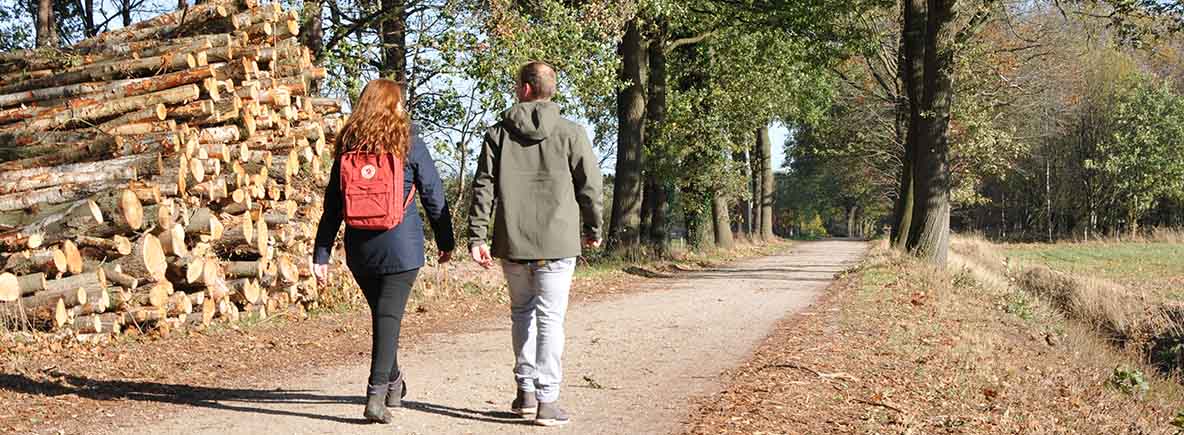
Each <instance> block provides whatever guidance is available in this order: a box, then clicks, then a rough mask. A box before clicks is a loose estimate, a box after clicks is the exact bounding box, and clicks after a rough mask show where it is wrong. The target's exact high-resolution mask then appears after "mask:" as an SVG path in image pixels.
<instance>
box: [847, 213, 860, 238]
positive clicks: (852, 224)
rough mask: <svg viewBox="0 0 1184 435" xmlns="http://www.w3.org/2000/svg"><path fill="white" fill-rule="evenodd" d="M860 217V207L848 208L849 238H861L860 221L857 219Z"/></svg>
mask: <svg viewBox="0 0 1184 435" xmlns="http://www.w3.org/2000/svg"><path fill="white" fill-rule="evenodd" d="M858 217H859V206H857V205H853V206H850V207H847V237H848V238H857V237H859V231H858V224H859V221H858V220H857V219H856V218H858Z"/></svg>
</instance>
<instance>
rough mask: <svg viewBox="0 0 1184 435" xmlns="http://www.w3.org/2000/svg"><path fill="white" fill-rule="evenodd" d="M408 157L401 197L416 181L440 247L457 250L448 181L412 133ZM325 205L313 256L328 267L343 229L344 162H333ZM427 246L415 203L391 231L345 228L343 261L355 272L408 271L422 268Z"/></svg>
mask: <svg viewBox="0 0 1184 435" xmlns="http://www.w3.org/2000/svg"><path fill="white" fill-rule="evenodd" d="M408 154H409V155H408V156H407V159H406V160H407V161H406V166H404V169H403V180H404V181H403V197H404V198H406V197H407V195H408V194H409V193H410V192H411V185H412V183H415V189H416V190H417V191H419V200H420V201H421V202H423V206H424V209H425V210H426V211H427V216H428V220H429V221H430V222H431V224H432V231H433V232H434V233H435V235H436V247H438V248H440V250H441V251H451V250H453V249H454V248H456V241H455V239H453V235H452V215H451V214H450V213H449V211H448V203H447V201H446V200H445V198H444V183H443V182H442V181H441V180H440V174H439V173H437V172H436V162H435V161H433V160H432V155H431V153H430V152H428V147H427V144H425V143H424V142H423V140H422V139H420V138H419V137H418V136H417V135H414V134H412V142H411V149H410V150H409V151H408ZM324 206H325V208H324V213H322V214H321V223H320V225H319V226H317V239H316V245H315V248H314V249H313V256H312V260H313V263H316V264H328V263H329V255H330V254H331V253H332V251H333V244H334V243H335V242H336V239H337V229H338V228H341V221H342V219H343V216H342V210H343V209H344V208H345V203H344V201H343V199H342V197H341V159H337V160H335V161H334V162H333V170H332V171H331V172H330V174H329V185H328V186H325V202H324ZM423 245H424V242H423V221H422V220H421V219H420V218H419V211H418V209H417V208H416V206H415V201H412V202H411V205H410V206H409V207H407V213H406V215H404V216H403V222H402V223H400V224H399V225H398V226H396V227H394V228H392V229H390V230H387V231H371V230H358V229H353V228H350V227H349V226H346V228H345V263H346V265H348V266H349V268H350V270H351V271H354V272H357V273H361V274H365V275H380V274H389V273H399V272H406V271H409V270H412V269H418V268H420V267H423V265H424V251H423Z"/></svg>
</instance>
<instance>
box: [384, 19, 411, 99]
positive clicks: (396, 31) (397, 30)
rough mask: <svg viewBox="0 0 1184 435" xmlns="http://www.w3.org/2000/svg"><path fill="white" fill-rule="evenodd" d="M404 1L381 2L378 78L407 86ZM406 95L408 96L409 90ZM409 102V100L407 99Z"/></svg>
mask: <svg viewBox="0 0 1184 435" xmlns="http://www.w3.org/2000/svg"><path fill="white" fill-rule="evenodd" d="M406 8H407V4H406V0H382V10H383V13H385V14H387V16H386V19H384V20H383V21H382V24H381V27H382V56H383V62H382V69H381V70H380V71H379V72H378V73H379V75H380V76H382V77H384V78H389V79H391V80H394V81H396V82H399V83H400V84H403V85H404V86H406V85H407V16H406V15H405V14H406ZM406 91H408V92H407V93H406V95H408V96H409V95H410V94H411V93H410V89H406ZM408 101H410V98H408Z"/></svg>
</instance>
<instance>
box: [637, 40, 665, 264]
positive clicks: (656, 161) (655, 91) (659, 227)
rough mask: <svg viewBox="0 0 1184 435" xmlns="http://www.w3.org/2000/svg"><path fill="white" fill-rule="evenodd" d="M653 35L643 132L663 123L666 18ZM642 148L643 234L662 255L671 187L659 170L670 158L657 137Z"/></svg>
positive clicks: (648, 137)
mask: <svg viewBox="0 0 1184 435" xmlns="http://www.w3.org/2000/svg"><path fill="white" fill-rule="evenodd" d="M657 24H658V32H657V36H656V37H654V38H653V40H651V41H650V46H649V55H648V56H647V58H648V59H647V60H648V62H649V74H648V80H647V85H648V94H649V95H648V98H647V99H646V109H645V115H646V128H647V131H651V132H658V131H661V129H662V128H664V126H665V124H666V92H667V85H666V82H667V68H666V47H665V41H666V38H667V36H668V33H667V27H668V23H667V21H666V19H665V18H664V17H663V18H659V19H658V23H657ZM643 139H644V141H645V143H646V148H647V149H649V153H650V154H649V155H650V160H649V161H647V162H646V165H647V166H648V167H649V171H647V172H646V174H647V175H646V176H647V177H648V180H647V181H646V182H647V183H648V184H649V190H648V191H647V192H646V193H645V195H646V198H645V199H646V201H649V202H650V203H651V204H652V206H651V207H650V208H649V212H650V216H649V221H650V224H649V232H648V233H647V234H645V237H646V238H647V239H648V241H649V243H650V244H651V245H653V246H654V247H655V248H656V249H657V251H658V252H659V253H660V254H665V253H667V252H668V251H669V248H670V246H669V245H670V219H669V215H670V201H669V198H670V192H671V185H670V183H669V182H668V181H666V177H663V176H662V171H663V170H669V169H670V168H669V166H670V165H669V163H670V162H669V161H668V160H669V159H670V157H669V156H668V155H667V153H666V148H665V146H664V144H662V143H659V142H658V140H659V139H660V135H658V134H648V135H645V136H644V138H643Z"/></svg>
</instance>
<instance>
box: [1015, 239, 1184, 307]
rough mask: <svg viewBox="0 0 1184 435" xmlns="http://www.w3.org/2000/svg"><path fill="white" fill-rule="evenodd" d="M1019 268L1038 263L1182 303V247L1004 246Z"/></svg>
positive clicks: (1129, 244) (1109, 244)
mask: <svg viewBox="0 0 1184 435" xmlns="http://www.w3.org/2000/svg"><path fill="white" fill-rule="evenodd" d="M1005 254H1006V255H1007V256H1008V257H1010V258H1012V259H1014V260H1016V261H1017V262H1018V263H1019V264H1020V265H1021V266H1023V265H1031V264H1039V265H1044V266H1047V267H1049V268H1051V269H1053V270H1057V271H1060V272H1065V273H1069V274H1072V275H1078V276H1089V277H1094V278H1101V279H1105V280H1109V281H1112V282H1115V283H1118V284H1121V285H1123V286H1126V287H1128V288H1130V289H1132V290H1137V291H1141V292H1143V293H1146V294H1148V296H1151V297H1155V298H1162V299H1166V300H1174V301H1184V244H1181V243H1164V242H1095V243H1058V244H1013V245H1005Z"/></svg>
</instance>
